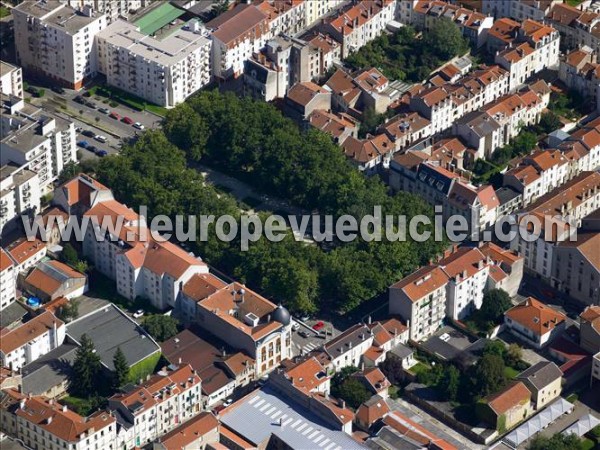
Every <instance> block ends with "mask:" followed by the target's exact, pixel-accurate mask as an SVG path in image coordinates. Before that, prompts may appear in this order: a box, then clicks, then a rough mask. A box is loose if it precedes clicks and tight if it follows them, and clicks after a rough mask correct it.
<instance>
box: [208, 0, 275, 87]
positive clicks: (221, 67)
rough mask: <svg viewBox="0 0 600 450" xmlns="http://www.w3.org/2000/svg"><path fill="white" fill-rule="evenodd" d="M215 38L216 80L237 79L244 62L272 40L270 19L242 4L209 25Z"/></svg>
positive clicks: (214, 72) (253, 7) (213, 59)
mask: <svg viewBox="0 0 600 450" xmlns="http://www.w3.org/2000/svg"><path fill="white" fill-rule="evenodd" d="M206 28H208V29H209V30H210V31H211V32H212V34H211V39H212V70H213V75H214V76H215V77H217V78H221V79H227V78H230V77H236V78H237V77H238V76H240V75H241V74H242V72H243V71H244V62H245V61H246V60H248V59H250V58H251V57H252V55H253V54H254V53H258V52H259V51H260V50H261V49H262V48H263V47H264V46H265V44H266V43H267V41H268V40H269V39H271V38H272V37H273V34H272V33H271V30H270V27H269V20H268V16H267V15H266V14H265V13H263V12H262V11H261V10H260V9H258V8H257V7H256V6H254V5H250V4H246V3H242V4H238V5H237V6H236V7H235V8H233V9H232V10H229V11H227V12H225V13H223V14H221V15H220V16H218V17H217V18H215V19H213V20H211V21H210V22H208V23H207V24H206Z"/></svg>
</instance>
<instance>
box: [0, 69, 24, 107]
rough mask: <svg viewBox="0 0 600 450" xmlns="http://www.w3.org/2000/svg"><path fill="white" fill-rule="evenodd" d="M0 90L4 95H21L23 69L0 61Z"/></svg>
mask: <svg viewBox="0 0 600 450" xmlns="http://www.w3.org/2000/svg"><path fill="white" fill-rule="evenodd" d="M0 92H1V93H2V94H4V95H8V96H11V95H12V96H14V97H19V98H22V97H23V70H22V69H21V68H20V67H17V66H13V65H12V64H9V63H7V62H4V61H0Z"/></svg>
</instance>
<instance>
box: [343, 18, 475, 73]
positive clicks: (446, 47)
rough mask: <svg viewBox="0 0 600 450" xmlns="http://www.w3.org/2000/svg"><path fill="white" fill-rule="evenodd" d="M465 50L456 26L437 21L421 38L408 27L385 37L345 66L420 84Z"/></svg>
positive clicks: (448, 22)
mask: <svg viewBox="0 0 600 450" xmlns="http://www.w3.org/2000/svg"><path fill="white" fill-rule="evenodd" d="M468 50H469V44H468V42H467V40H466V39H465V38H463V36H462V34H461V32H460V29H459V28H458V27H457V26H456V24H455V23H454V22H452V21H451V20H449V19H447V18H440V19H438V20H436V21H435V22H434V24H433V26H432V27H431V29H430V30H428V31H427V33H424V34H423V35H418V34H417V32H416V31H415V30H414V28H412V27H410V26H405V27H402V28H401V29H400V30H399V31H397V32H396V33H393V34H385V33H384V34H383V35H381V36H379V37H378V38H377V39H375V40H373V41H371V42H369V43H368V44H366V45H365V46H364V47H362V48H361V49H360V50H359V51H357V52H355V53H352V54H351V55H350V56H348V58H346V60H345V62H346V63H347V64H348V65H350V66H351V67H353V68H354V69H368V68H371V67H376V68H378V69H379V70H380V71H381V72H382V73H383V74H384V75H385V76H386V77H388V78H389V79H391V80H402V81H412V82H419V81H423V80H424V79H426V78H427V77H429V75H430V74H431V72H433V71H434V70H435V69H437V68H438V67H440V66H441V65H442V64H444V63H446V62H447V61H449V60H451V59H452V58H454V57H455V56H460V55H464V54H465V53H466V52H467V51H468Z"/></svg>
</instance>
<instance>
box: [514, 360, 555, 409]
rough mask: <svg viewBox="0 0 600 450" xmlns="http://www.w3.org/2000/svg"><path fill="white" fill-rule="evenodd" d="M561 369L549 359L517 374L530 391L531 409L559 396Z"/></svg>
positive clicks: (543, 405)
mask: <svg viewBox="0 0 600 450" xmlns="http://www.w3.org/2000/svg"><path fill="white" fill-rule="evenodd" d="M562 375H563V373H562V371H561V370H560V369H559V368H558V366H557V365H556V364H554V363H553V362H550V361H540V362H538V363H537V364H534V365H533V366H531V367H529V368H528V369H526V370H524V371H523V372H521V373H520V374H519V375H517V380H520V381H522V382H523V383H524V384H525V386H527V389H529V390H530V391H531V403H532V406H533V409H534V410H536V411H539V410H541V409H543V408H544V407H545V406H546V405H548V404H550V403H551V402H553V401H554V400H555V399H556V398H558V397H560V393H561V391H562Z"/></svg>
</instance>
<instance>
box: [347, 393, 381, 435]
mask: <svg viewBox="0 0 600 450" xmlns="http://www.w3.org/2000/svg"><path fill="white" fill-rule="evenodd" d="M389 412H390V407H389V405H388V404H387V403H386V401H385V399H384V398H383V397H381V396H380V395H374V396H373V397H371V398H370V399H369V400H367V401H366V402H364V403H363V404H362V405H360V406H359V407H358V409H357V410H356V416H355V417H354V421H355V423H356V425H358V427H359V428H360V429H362V430H369V428H371V425H373V424H374V423H375V422H377V421H378V420H380V419H382V418H383V417H385V416H386V415H387V414H388V413H389Z"/></svg>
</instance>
